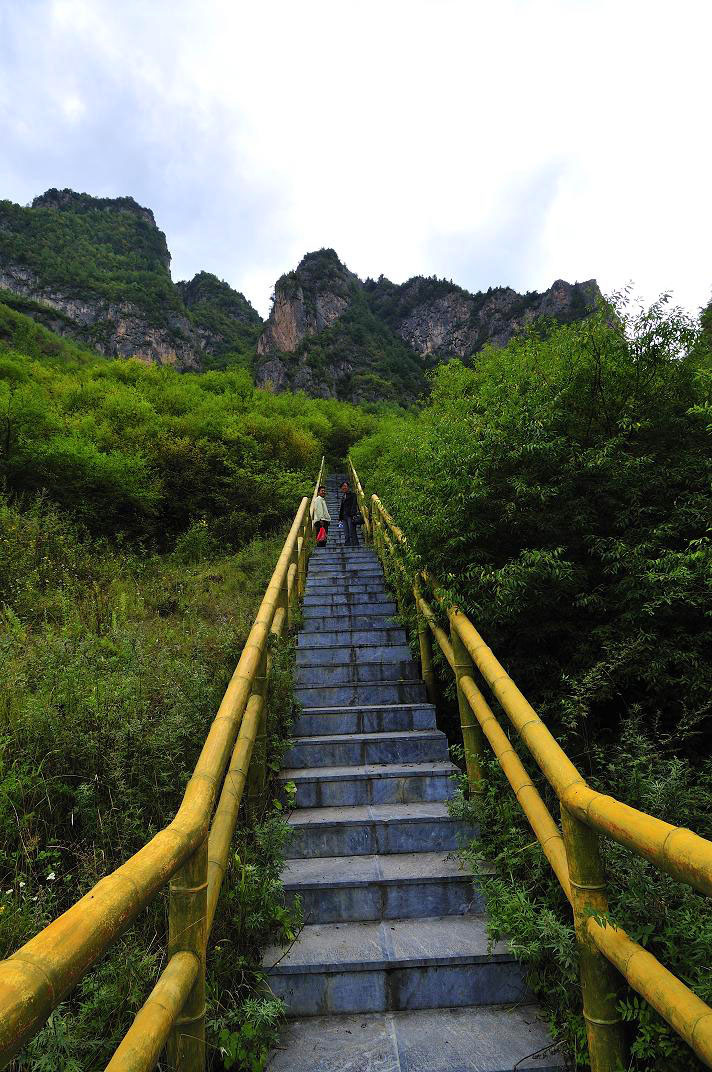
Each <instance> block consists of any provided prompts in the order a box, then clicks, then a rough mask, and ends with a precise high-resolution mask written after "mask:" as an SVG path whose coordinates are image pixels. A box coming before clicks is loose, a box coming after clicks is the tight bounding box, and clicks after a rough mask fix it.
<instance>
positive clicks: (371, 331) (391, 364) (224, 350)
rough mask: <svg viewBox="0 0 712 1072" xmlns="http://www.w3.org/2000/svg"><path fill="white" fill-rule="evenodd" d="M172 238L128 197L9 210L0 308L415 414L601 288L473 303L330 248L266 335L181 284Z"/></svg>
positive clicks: (121, 346) (52, 200)
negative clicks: (410, 405)
mask: <svg viewBox="0 0 712 1072" xmlns="http://www.w3.org/2000/svg"><path fill="white" fill-rule="evenodd" d="M170 264H171V255H170V252H169V249H168V245H167V242H166V236H165V235H164V234H163V232H162V231H161V230H160V229H159V228H158V226H157V224H156V221H155V218H154V216H153V213H152V212H151V210H150V209H148V208H145V207H143V206H142V205H139V204H137V202H136V201H134V200H133V198H131V197H118V198H98V197H91V196H90V195H88V194H80V193H75V192H74V191H73V190H48V191H47V192H46V193H44V194H42V196H40V197H37V198H35V200H34V201H33V202H32V205H31V206H30V207H27V208H23V207H21V206H20V205H15V204H13V203H12V202H10V201H0V301H2V300H5V301H6V302H8V303H12V302H13V301H14V302H15V303H23V304H22V309H23V311H24V312H26V313H28V314H29V315H30V316H32V317H33V318H34V319H36V320H39V321H41V322H42V323H43V324H44V325H45V326H46V327H49V328H51V329H52V330H54V331H56V332H59V333H60V334H62V335H67V336H70V337H72V338H74V339H76V340H77V341H79V342H81V343H82V344H83V345H85V346H90V347H92V348H94V349H95V350H98V351H99V352H101V353H103V354H106V355H108V356H116V357H131V356H135V357H139V358H141V359H142V360H145V361H155V362H158V363H159V364H171V365H175V366H176V367H177V368H180V369H193V370H209V369H222V368H226V367H233V366H241V367H244V368H247V369H249V370H250V371H253V372H254V374H255V379H256V382H257V383H258V385H260V386H269V387H270V388H271V389H273V390H285V389H289V390H303V391H306V392H307V393H308V394H310V395H314V396H317V397H321V398H343V399H348V400H351V401H354V402H372V401H378V400H381V399H388V400H393V401H403V402H409V401H412V400H414V399H416V398H418V397H419V396H421V395H422V394H423V393H424V391H425V390H426V389H427V379H426V374H427V373H428V371H429V370H430V369H432V368H433V367H434V366H435V365H436V364H438V362H441V361H446V360H449V359H450V358H452V357H461V358H463V359H464V360H466V361H469V360H472V357H473V355H475V354H477V352H478V351H479V350H481V349H482V347H483V346H484V345H485V344H487V343H491V344H493V345H495V346H503V345H505V344H506V342H507V341H508V340H509V339H510V338H511V337H512V335H513V334H515V333H516V332H518V331H521V330H522V329H523V328H525V327H526V325H527V324H529V323H531V322H532V321H534V320H536V319H537V318H539V317H551V318H553V319H555V320H558V321H560V322H567V321H570V320H575V319H578V318H580V317H584V316H586V315H587V314H588V313H589V312H590V311H591V310H592V309H593V308H594V307H595V304H596V302H597V301H598V300H599V299H600V292H599V290H598V286H597V285H596V283H595V281H594V280H589V281H588V282H585V283H573V284H570V283H566V282H564V281H563V280H557V281H556V282H555V283H554V284H552V286H551V287H550V288H549V289H548V290H546V291H544V292H543V293H541V294H539V293H536V292H531V293H528V294H517V293H516V291H514V290H512V289H510V288H509V287H495V288H490V290H488V291H486V292H481V293H476V294H471V293H469V292H468V291H466V290H464V289H463V288H462V287H459V286H457V285H456V284H455V283H452V282H448V281H447V280H444V279H435V278H434V277H433V278H424V277H423V276H415V277H414V278H412V279H409V280H408V281H407V282H405V283H402V284H397V283H392V282H390V280H388V279H385V278H384V277H383V276H381V277H380V278H379V279H377V280H372V279H367V280H366V281H365V282H361V280H360V279H359V278H358V277H357V276H356V275H354V273H353V272H351V271H349V269H348V268H347V267H346V266H345V265H344V264H343V263H342V262H341V261H340V260H339V258H338V256H337V254H336V253H335V251H334V250H333V249H322V250H319V251H317V252H314V253H307V254H306V256H305V257H304V258H303V259H302V260H301V261H300V263H299V264H298V265H297V267H296V268H295V269H294V270H293V271H291V272H287V273H286V274H285V275H283V276H281V277H280V278H279V279H278V280H277V282H276V284H275V289H274V298H273V304H272V310H271V313H270V316H269V318H268V320H267V321H266V322H265V323H264V324H263V322H262V320H261V318H260V316H259V315H258V313H257V312H256V311H255V310H254V309H253V307H252V306H251V305H250V303H249V302H248V301H247V299H246V298H245V297H244V296H243V295H242V294H239V293H238V292H237V291H235V290H233V289H232V288H231V287H230V286H229V285H228V284H227V283H224V282H222V281H221V280H219V279H218V278H217V277H216V276H214V275H211V274H210V273H208V272H199V273H198V274H197V275H196V276H195V277H194V278H193V279H192V280H189V281H185V282H179V283H174V282H173V280H172V278H171V274H170Z"/></svg>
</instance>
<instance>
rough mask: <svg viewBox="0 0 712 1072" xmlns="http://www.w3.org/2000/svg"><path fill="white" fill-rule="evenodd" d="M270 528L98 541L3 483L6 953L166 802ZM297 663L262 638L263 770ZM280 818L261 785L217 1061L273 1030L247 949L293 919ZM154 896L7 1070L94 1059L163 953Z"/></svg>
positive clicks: (212, 707)
mask: <svg viewBox="0 0 712 1072" xmlns="http://www.w3.org/2000/svg"><path fill="white" fill-rule="evenodd" d="M283 538H284V533H280V534H279V535H278V536H274V537H271V538H269V539H267V540H265V539H257V540H253V541H252V542H251V543H249V545H248V546H246V547H245V548H244V549H243V550H242V551H241V552H240V553H239V554H237V555H234V556H226V555H225V553H224V550H223V549H222V548H218V547H217V546H215V545H214V544H213V545H205V544H201V540H200V539H197V540H194V541H193V542H192V544H190V549H189V550H190V553H184V554H182V555H181V554H178V553H170V554H167V555H156V554H149V553H145V552H142V551H141V550H140V549H130V548H129V547H128V546H124V547H116V546H114V545H112V544H110V543H108V542H107V541H104V540H96V539H92V538H91V537H90V536H89V534H88V533H87V532H86V530H84V529H82V528H80V527H79V526H77V524H76V523H75V522H73V521H71V520H69V519H68V518H67V516H66V515H65V514H64V513H63V512H61V511H60V510H59V509H58V508H56V507H54V506H52V505H51V504H49V503H48V502H47V501H46V500H41V499H40V500H36V501H33V502H31V503H28V504H27V505H25V506H23V507H20V506H18V505H17V504H13V503H11V502H10V501H8V500H7V498H6V497H3V498H0V608H1V609H0V661H2V665H3V675H4V684H5V688H4V690H3V694H2V706H1V707H0V890H1V891H2V892H1V893H0V956H2V957H4V956H7V955H9V953H11V952H12V951H14V950H15V949H16V948H17V947H18V946H20V945H21V944H23V943H24V942H25V941H27V940H28V939H29V938H30V937H31V936H32V935H33V934H35V933H36V932H37V931H38V930H39V929H40V928H41V927H42V926H44V925H46V924H47V923H48V922H50V920H51V919H53V918H54V917H55V916H56V915H58V914H59V913H60V912H61V911H63V910H64V909H66V908H67V907H69V905H70V904H72V903H73V902H74V901H75V900H76V898H77V897H78V896H80V895H81V894H83V893H84V892H86V890H87V889H89V888H90V887H91V886H92V885H93V884H94V883H95V882H96V881H98V879H99V878H100V877H101V876H102V875H104V874H106V873H107V872H108V871H110V870H112V869H113V868H115V867H116V866H118V864H120V863H121V862H123V861H124V860H125V859H126V858H127V857H128V856H130V855H131V854H132V853H133V852H135V851H136V850H137V849H138V848H139V847H140V846H141V845H143V844H144V843H145V841H146V840H147V839H148V838H150V837H151V836H152V835H153V834H154V833H155V832H156V831H157V830H158V829H160V828H161V827H163V826H164V825H165V824H166V822H167V821H169V820H170V818H171V816H172V815H173V814H174V813H175V810H176V808H177V806H178V803H179V801H180V798H181V796H182V793H183V791H184V789H185V785H186V782H187V779H188V777H189V774H190V772H191V770H192V768H193V765H194V763H195V761H196V758H197V756H198V753H199V750H200V747H201V745H202V742H203V740H204V737H205V734H206V731H207V728H208V726H209V724H210V721H211V720H212V718H213V716H214V713H215V711H216V709H217V706H218V704H219V701H220V698H221V696H222V693H223V692H224V689H225V687H226V685H227V682H228V680H229V678H230V676H231V673H232V670H233V669H234V664H235V661H236V657H237V654H238V653H239V652H240V650H241V649H242V647H243V645H244V643H245V640H246V637H247V634H248V631H249V629H250V627H251V624H252V621H253V618H254V614H255V611H256V609H257V606H258V605H259V602H260V600H261V598H262V595H263V593H264V589H265V587H266V584H267V581H268V578H269V576H270V574H271V571H272V569H273V567H274V563H275V561H276V558H277V555H278V553H279V550H280V549H281V545H282V541H283ZM186 542H187V541H186ZM184 552H185V548H184ZM201 553H202V556H203V557H201ZM206 556H207V557H206ZM185 559H189V560H190V563H189V564H186V563H185ZM292 663H293V652H292V645H291V643H290V642H288V641H283V642H281V643H278V644H275V647H274V651H273V674H272V677H271V682H270V694H269V718H270V726H271V733H270V739H269V749H270V750H269V755H268V763H269V770H270V772H272V774H274V772H275V771H276V770H277V769H278V768H279V767H280V765H281V756H282V752H283V750H284V748H285V747H286V744H287V735H288V732H289V725H290V720H291V709H292V675H293V671H292ZM287 832H288V828H287V824H286V822H285V820H284V817H283V812H282V805H281V802H278V801H276V800H275V798H274V788H273V785H272V784H270V785H268V791H267V793H266V796H265V797H264V799H263V800H262V801H261V802H260V803H259V807H258V812H257V816H256V822H255V823H252V824H250V825H249V826H247V825H246V824H245V825H241V826H240V828H239V830H238V833H237V834H236V838H235V842H234V857H233V860H232V862H231V864H230V868H229V874H228V877H227V879H226V882H225V886H224V896H223V898H222V899H221V902H220V908H219V911H218V915H217V917H216V927H215V931H214V937H215V948H214V949H213V950H212V951H211V953H210V957H209V971H210V976H209V989H210V995H211V998H210V1001H211V1004H210V1013H209V1016H210V1024H211V1025H212V1027H211V1031H212V1034H211V1049H210V1052H211V1054H212V1055H213V1056H214V1064H213V1067H214V1068H216V1069H218V1068H220V1067H221V1065H220V1062H219V1060H218V1055H219V1051H220V1045H222V1043H219V1041H218V1037H219V1035H220V1032H221V1031H223V1030H227V1031H228V1032H231V1031H238V1033H239V1034H241V1035H243V1036H244V1038H243V1042H244V1041H245V1040H246V1039H247V1037H248V1036H249V1037H250V1039H251V1059H253V1058H258V1057H259V1055H260V1054H262V1053H263V1051H264V1049H265V1047H269V1045H271V1040H272V1038H273V1034H274V1030H275V1016H276V1014H277V1011H278V1009H277V1006H276V1005H275V1004H274V1003H272V1004H271V1005H270V1003H265V1002H264V1001H263V999H262V997H261V996H260V994H259V993H258V991H259V988H260V987H261V985H262V978H263V977H262V970H261V967H260V963H259V961H260V955H261V949H262V947H263V946H264V944H265V943H266V942H267V941H268V940H274V941H278V942H279V941H284V942H289V941H291V940H292V938H293V936H294V934H295V930H296V928H297V927H298V926H299V908H298V906H297V907H296V908H295V909H287V908H285V905H284V902H283V897H282V894H281V887H280V886H279V883H278V880H277V877H278V874H279V871H280V868H281V860H282V855H283V847H284V843H285V838H286V836H287ZM165 908H166V906H165V901H164V899H162V898H161V899H159V900H158V901H156V902H155V903H154V904H153V905H152V906H151V907H150V909H149V910H148V911H147V912H146V913H144V914H143V915H142V916H141V917H140V918H139V920H138V921H137V923H136V924H135V926H134V927H133V928H132V930H131V931H129V932H128V933H127V934H126V935H125V936H124V937H123V938H122V939H121V941H120V942H119V944H118V945H117V946H116V947H115V948H114V950H113V951H112V952H111V953H110V954H109V955H108V956H107V957H106V958H105V959H104V960H102V961H101V963H100V964H99V965H98V966H97V967H96V968H95V969H94V970H93V971H92V972H91V973H90V974H89V975H87V976H86V978H85V979H84V980H83V981H82V983H81V984H80V986H79V988H78V989H77V991H75V993H74V994H73V995H72V996H71V997H70V998H69V999H68V1001H67V1002H65V1003H64V1004H63V1005H61V1006H60V1007H59V1008H58V1009H57V1010H55V1012H54V1013H53V1015H52V1017H51V1019H50V1021H49V1022H48V1024H47V1025H46V1026H45V1028H44V1029H43V1031H42V1032H41V1033H40V1034H39V1035H38V1036H37V1037H36V1039H35V1040H34V1041H33V1042H32V1043H31V1044H30V1045H29V1046H28V1047H26V1048H25V1050H24V1051H23V1055H22V1057H21V1058H18V1060H17V1061H16V1062H15V1064H14V1065H13V1066H12V1067H13V1070H14V1072H20V1070H23V1072H25V1070H27V1072H38V1070H42V1069H49V1068H52V1069H55V1068H62V1069H64V1068H67V1069H69V1068H75V1069H81V1070H82V1072H93V1070H98V1069H101V1068H104V1067H105V1065H106V1063H107V1061H108V1058H109V1055H110V1053H111V1052H113V1049H114V1048H115V1046H116V1045H117V1042H118V1040H119V1038H120V1037H121V1035H122V1034H123V1032H124V1031H125V1030H126V1028H127V1026H128V1024H129V1023H130V1020H131V1017H132V1015H133V1014H134V1013H135V1012H136V1010H137V1009H138V1007H140V1005H141V1004H142V1002H143V1001H144V1000H145V998H146V996H147V994H148V992H149V990H150V989H151V986H152V985H153V983H154V982H155V979H156V977H157V975H158V973H159V972H160V970H161V968H162V966H163V965H162V961H161V950H162V949H163V948H165V946H164V942H163V938H164V930H165ZM250 1025H251V1026H250ZM226 1052H227V1051H226ZM260 1059H261V1058H260ZM224 1067H226V1068H227V1067H231V1066H230V1065H229V1064H228V1063H225V1064H224ZM248 1067H255V1068H261V1067H262V1065H261V1064H253V1065H248Z"/></svg>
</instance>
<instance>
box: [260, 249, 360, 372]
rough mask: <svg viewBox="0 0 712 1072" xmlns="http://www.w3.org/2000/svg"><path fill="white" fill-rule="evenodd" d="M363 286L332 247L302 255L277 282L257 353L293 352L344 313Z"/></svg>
mask: <svg viewBox="0 0 712 1072" xmlns="http://www.w3.org/2000/svg"><path fill="white" fill-rule="evenodd" d="M360 286H361V284H360V281H359V279H358V276H356V275H354V274H353V272H350V271H349V270H348V268H347V267H346V266H345V265H344V264H342V262H341V261H340V260H339V258H338V256H337V254H336V252H335V251H334V250H333V249H320V250H315V251H314V252H312V253H307V254H306V255H305V256H304V257H302V259H301V261H300V262H299V264H298V265H297V267H296V268H295V269H294V271H292V272H287V273H286V274H285V275H283V276H280V278H279V279H278V280H277V282H276V283H275V287H274V302H273V304H272V310H271V312H270V315H269V318H268V320H267V323H266V324H265V326H264V330H263V332H262V334H261V335H260V338H259V340H258V342H257V353H258V354H275V353H293V352H294V351H295V350H296V349H297V347H298V346H299V345H300V343H301V342H302V340H303V339H305V338H306V337H307V336H309V335H317V334H319V332H321V331H323V330H324V329H325V328H327V327H329V325H330V324H333V322H334V321H335V320H338V318H339V317H340V316H342V315H343V314H344V313H345V312H346V310H347V308H348V307H349V304H350V302H351V300H352V298H353V296H354V293H355V292H356V290H357V288H359V287H360Z"/></svg>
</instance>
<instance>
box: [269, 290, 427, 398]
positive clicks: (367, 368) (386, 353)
mask: <svg viewBox="0 0 712 1072" xmlns="http://www.w3.org/2000/svg"><path fill="white" fill-rule="evenodd" d="M288 356H289V357H291V359H292V361H293V362H294V363H296V362H297V361H299V360H300V359H301V358H304V359H305V360H306V364H307V365H308V366H309V367H310V368H311V369H313V370H314V372H315V373H316V374H317V375H318V378H319V379H320V380H322V381H325V382H327V383H329V384H330V386H332V388H333V389H334V390H335V391H336V393H337V395H338V397H339V398H352V399H354V400H357V401H360V402H373V401H377V400H379V399H383V400H386V401H391V402H412V401H414V400H415V399H416V398H418V397H419V396H420V395H422V394H423V392H424V390H425V379H424V377H423V370H422V366H421V362H420V358H419V357H418V356H417V354H415V353H414V352H413V350H411V348H410V347H409V346H407V345H406V343H404V342H403V340H402V339H400V338H399V337H398V336H397V335H396V334H395V332H394V331H392V330H391V328H390V327H388V325H387V324H386V323H384V321H382V320H381V319H379V317H377V316H376V315H375V314H374V313H373V312H372V311H371V309H370V308H369V304H368V301H367V299H366V296H365V293H364V291H363V290H362V288H360V287H355V286H354V287H353V288H352V291H351V301H350V305H349V307H348V309H347V310H346V312H345V313H344V314H343V315H342V316H340V317H339V318H338V320H335V321H334V322H333V324H331V325H330V326H329V327H328V328H325V329H324V330H323V331H321V332H320V333H319V334H318V335H316V336H307V338H305V339H303V341H302V342H301V344H300V345H299V347H298V348H297V350H296V351H295V353H294V355H288ZM342 365H346V366H347V368H349V369H350V370H351V371H350V372H348V373H346V374H345V375H340V374H339V371H338V370H339V367H340V366H342ZM334 370H336V372H334Z"/></svg>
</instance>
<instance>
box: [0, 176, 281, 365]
mask: <svg viewBox="0 0 712 1072" xmlns="http://www.w3.org/2000/svg"><path fill="white" fill-rule="evenodd" d="M170 262H171V255H170V252H169V250H168V246H167V243H166V237H165V235H164V234H163V232H162V231H161V230H159V228H158V227H157V225H156V221H155V219H154V216H153V213H152V212H151V210H150V209H148V208H144V207H143V206H142V205H139V204H137V202H136V201H134V200H133V198H131V197H119V198H95V197H91V196H89V195H88V194H78V193H75V192H74V191H73V190H48V191H47V192H46V193H45V194H42V195H41V196H40V197H37V198H35V200H34V201H33V202H32V205H31V207H29V208H22V207H21V206H19V205H15V204H13V203H12V202H10V201H3V202H0V288H1V289H3V290H5V291H6V292H10V294H14V295H20V296H22V297H23V298H29V299H32V301H33V303H34V304H33V306H32V312H31V315H32V316H33V317H34V318H35V319H38V320H41V321H42V322H43V323H44V324H45V325H46V326H48V327H51V328H52V329H53V330H55V331H58V332H59V333H60V334H63V335H69V336H71V337H73V338H75V339H77V340H78V341H80V342H82V343H84V344H85V345H89V346H91V347H92V348H94V349H95V350H98V351H99V352H100V353H103V354H107V355H109V356H114V357H132V356H135V357H139V358H141V359H143V360H145V361H155V362H158V363H159V364H171V365H176V366H177V367H178V368H181V369H200V368H202V367H203V366H204V365H205V363H206V360H205V359H206V356H207V357H210V356H213V355H224V354H225V353H227V352H228V351H231V350H233V349H237V350H238V351H240V350H241V349H244V348H245V347H247V348H248V349H251V350H252V352H253V351H254V342H255V339H256V336H257V334H258V333H259V327H260V325H261V319H260V317H259V315H258V314H257V313H256V312H255V310H254V309H253V308H252V306H251V305H250V304H249V302H247V300H246V299H245V298H244V297H243V295H241V294H238V293H237V292H236V291H233V290H232V289H231V288H230V287H229V286H228V285H227V284H226V283H222V282H221V281H220V280H218V279H217V278H216V277H215V276H210V275H209V274H208V273H204V272H202V273H200V274H199V275H198V276H196V277H195V279H194V280H192V281H191V282H190V283H182V284H177V285H176V284H174V283H173V281H172V279H171V275H170Z"/></svg>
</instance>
